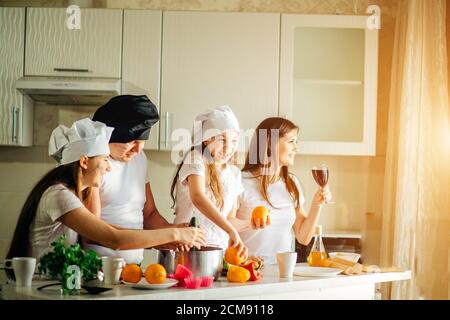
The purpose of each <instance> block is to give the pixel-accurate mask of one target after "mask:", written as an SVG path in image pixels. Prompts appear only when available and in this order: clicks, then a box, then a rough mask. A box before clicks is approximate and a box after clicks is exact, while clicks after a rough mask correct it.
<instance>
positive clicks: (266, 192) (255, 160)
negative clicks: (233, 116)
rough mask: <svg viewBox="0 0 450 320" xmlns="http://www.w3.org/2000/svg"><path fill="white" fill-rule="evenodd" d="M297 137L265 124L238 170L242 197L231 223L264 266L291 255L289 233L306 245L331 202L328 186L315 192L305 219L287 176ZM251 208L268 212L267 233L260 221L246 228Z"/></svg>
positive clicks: (282, 123) (293, 129)
mask: <svg viewBox="0 0 450 320" xmlns="http://www.w3.org/2000/svg"><path fill="white" fill-rule="evenodd" d="M297 135H298V127H297V126H296V125H295V124H293V123H292V122H291V121H289V120H286V119H284V118H268V119H265V120H264V121H263V122H261V123H260V124H259V126H258V127H257V128H256V132H255V134H254V136H253V138H252V141H251V143H250V148H249V151H248V154H247V157H246V160H245V165H244V168H243V169H242V184H243V186H244V193H243V194H242V195H241V197H240V205H239V209H238V211H237V214H236V216H235V217H230V221H232V222H233V223H234V224H235V225H236V226H237V227H238V229H239V231H240V235H241V237H242V239H243V241H244V243H245V244H246V245H247V246H248V248H249V254H250V255H258V256H261V257H262V258H263V259H264V261H265V262H266V263H269V264H273V263H276V253H277V252H278V251H292V243H293V241H292V234H291V230H293V231H294V234H295V237H296V238H297V240H298V242H300V243H301V244H303V245H307V244H308V243H309V242H310V240H311V238H312V236H313V233H314V229H315V226H316V224H317V221H318V219H319V214H320V210H321V204H322V203H324V202H326V201H329V200H330V199H331V193H330V191H329V188H328V186H326V187H325V188H323V189H321V188H319V189H318V190H317V192H316V193H315V195H314V198H313V200H312V204H311V208H310V210H309V213H306V211H305V210H304V208H303V205H304V203H305V199H304V197H303V193H302V191H301V188H300V183H299V181H298V179H297V178H296V177H295V176H294V175H293V174H291V173H289V170H288V166H291V165H293V164H294V159H295V154H296V153H297V150H298V149H297ZM256 206H265V207H267V208H268V209H269V210H270V226H268V227H267V228H266V225H265V221H259V222H257V223H256V225H253V229H252V228H251V224H250V223H249V220H251V216H252V211H253V209H254V208H255V207H256ZM255 229H258V230H255Z"/></svg>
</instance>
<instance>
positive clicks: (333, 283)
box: [1, 265, 411, 300]
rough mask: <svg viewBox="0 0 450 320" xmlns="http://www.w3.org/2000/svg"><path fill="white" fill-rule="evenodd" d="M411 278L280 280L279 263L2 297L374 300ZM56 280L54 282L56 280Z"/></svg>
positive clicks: (14, 291)
mask: <svg viewBox="0 0 450 320" xmlns="http://www.w3.org/2000/svg"><path fill="white" fill-rule="evenodd" d="M409 279H411V271H404V272H386V273H371V274H366V273H363V274H360V275H351V276H346V275H338V276H335V277H329V278H317V277H299V276H294V277H293V278H292V279H280V278H279V277H278V269H277V266H276V265H273V266H266V267H265V268H264V270H263V279H261V280H259V281H257V282H247V283H243V284H241V283H230V282H228V281H227V280H226V278H225V277H221V278H219V280H217V281H215V282H214V284H213V286H212V287H210V288H200V289H196V290H190V289H183V288H177V287H172V288H169V289H162V290H142V289H134V288H131V287H130V286H128V285H125V284H120V285H113V286H111V287H113V290H111V291H107V292H104V293H101V294H98V295H90V294H87V293H84V292H82V293H80V294H78V295H62V294H61V293H60V290H59V289H58V287H53V288H47V289H44V290H41V291H37V290H36V288H37V287H39V286H41V285H44V284H46V283H50V282H52V281H39V280H34V281H33V284H32V287H31V288H16V287H15V286H14V285H13V284H6V285H3V286H2V290H1V298H2V299H41V300H42V299H44V300H46V299H51V300H66V299H68V300H80V299H109V300H111V299H124V300H126V299H132V300H169V299H170V300H187V299H193V300H197V299H198V300H207V299H221V300H227V299H252V300H258V299H264V300H276V299H278V300H280V299H281V300H292V299H301V300H306V299H358V300H360V299H365V300H367V299H369V300H370V299H375V298H376V284H378V283H382V282H391V281H405V280H409ZM53 282H54V281H53Z"/></svg>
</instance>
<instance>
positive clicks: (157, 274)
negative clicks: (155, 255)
mask: <svg viewBox="0 0 450 320" xmlns="http://www.w3.org/2000/svg"><path fill="white" fill-rule="evenodd" d="M166 278H167V272H166V269H164V267H163V266H162V265H160V264H159V263H155V264H150V265H149V266H147V269H146V270H145V279H146V280H147V282H148V283H151V284H158V283H164V281H166Z"/></svg>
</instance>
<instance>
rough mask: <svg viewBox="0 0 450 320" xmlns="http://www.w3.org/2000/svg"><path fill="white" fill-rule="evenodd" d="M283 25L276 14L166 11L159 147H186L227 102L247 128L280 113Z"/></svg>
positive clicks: (164, 14)
mask: <svg viewBox="0 0 450 320" xmlns="http://www.w3.org/2000/svg"><path fill="white" fill-rule="evenodd" d="M279 28H280V15H279V14H274V13H230V12H174V11H167V12H164V13H163V47H162V82H161V116H162V121H161V130H160V131H161V134H160V136H161V137H160V149H165V150H167V149H172V148H174V149H178V147H186V146H182V145H180V140H181V139H182V138H181V137H182V136H183V137H184V140H186V133H188V134H190V133H191V131H192V127H193V123H194V118H195V116H196V115H197V114H198V113H201V112H204V111H206V110H207V109H211V108H213V107H218V106H221V105H229V106H230V107H231V108H232V109H233V111H234V112H235V114H236V116H237V118H238V119H239V123H240V126H241V128H242V129H243V130H247V129H254V128H255V127H256V126H257V125H258V123H259V122H260V121H261V120H263V119H264V118H266V117H270V116H276V115H277V114H278V72H279V69H278V64H279ZM180 128H182V129H185V130H179V131H176V130H177V129H180ZM188 137H189V136H188Z"/></svg>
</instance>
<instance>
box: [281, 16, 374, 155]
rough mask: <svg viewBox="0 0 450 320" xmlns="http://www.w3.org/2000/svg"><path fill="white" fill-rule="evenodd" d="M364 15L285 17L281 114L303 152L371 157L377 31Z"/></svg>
mask: <svg viewBox="0 0 450 320" xmlns="http://www.w3.org/2000/svg"><path fill="white" fill-rule="evenodd" d="M366 21H367V17H366V16H320V15H294V14H283V15H282V19H281V59H280V115H281V116H285V117H287V118H289V119H291V120H292V121H293V122H294V123H296V124H297V125H298V126H299V127H300V134H299V141H300V153H301V154H330V155H333V154H335V155H375V152H376V109H377V70H378V30H369V29H367V27H366Z"/></svg>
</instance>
